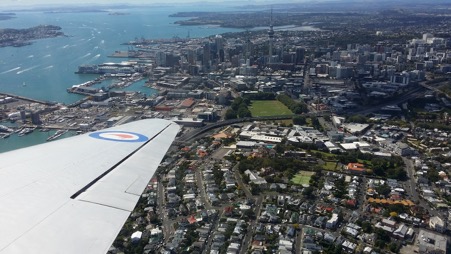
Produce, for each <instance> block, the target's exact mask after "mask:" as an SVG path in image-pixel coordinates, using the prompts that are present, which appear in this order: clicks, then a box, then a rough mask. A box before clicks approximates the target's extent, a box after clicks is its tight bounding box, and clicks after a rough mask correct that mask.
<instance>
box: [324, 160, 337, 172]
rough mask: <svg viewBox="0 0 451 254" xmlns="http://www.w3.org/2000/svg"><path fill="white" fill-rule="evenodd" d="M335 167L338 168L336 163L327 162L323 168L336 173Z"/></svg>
mask: <svg viewBox="0 0 451 254" xmlns="http://www.w3.org/2000/svg"><path fill="white" fill-rule="evenodd" d="M335 166H337V162H336V161H326V163H325V164H324V165H323V168H324V169H325V170H330V171H334V170H336V168H335Z"/></svg>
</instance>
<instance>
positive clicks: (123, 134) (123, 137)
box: [111, 133, 134, 139]
mask: <svg viewBox="0 0 451 254" xmlns="http://www.w3.org/2000/svg"><path fill="white" fill-rule="evenodd" d="M111 136H116V137H119V138H122V139H132V138H134V136H133V135H130V134H125V133H112V134H111Z"/></svg>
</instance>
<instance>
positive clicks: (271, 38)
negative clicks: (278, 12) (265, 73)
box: [268, 8, 274, 63]
mask: <svg viewBox="0 0 451 254" xmlns="http://www.w3.org/2000/svg"><path fill="white" fill-rule="evenodd" d="M268 37H269V63H271V58H272V55H273V52H272V48H273V39H274V27H273V23H272V8H271V16H270V18H269V31H268Z"/></svg>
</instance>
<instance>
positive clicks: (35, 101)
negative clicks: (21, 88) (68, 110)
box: [0, 93, 56, 105]
mask: <svg viewBox="0 0 451 254" xmlns="http://www.w3.org/2000/svg"><path fill="white" fill-rule="evenodd" d="M0 95H3V96H6V97H12V98H16V99H19V100H23V101H29V102H34V103H40V104H44V105H55V104H56V103H55V102H50V101H41V100H37V99H32V98H28V97H24V96H20V95H15V94H10V93H0Z"/></svg>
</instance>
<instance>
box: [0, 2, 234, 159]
mask: <svg viewBox="0 0 451 254" xmlns="http://www.w3.org/2000/svg"><path fill="white" fill-rule="evenodd" d="M208 8H212V7H198V6H183V7H152V8H151V7H148V8H130V9H128V10H121V12H124V13H128V15H108V13H107V12H97V13H92V12H85V13H52V14H51V13H44V12H33V11H29V12H16V18H14V19H11V20H3V21H0V29H1V28H29V27H33V26H37V25H57V26H60V27H61V28H62V31H63V32H64V33H65V34H66V35H67V37H57V38H49V39H42V40H36V41H34V42H33V44H32V45H30V46H25V47H18V48H15V47H6V48H0V92H6V93H12V94H17V95H22V96H26V97H30V98H34V99H39V100H44V101H55V102H62V103H66V104H69V103H72V102H74V101H77V100H79V99H81V98H82V97H81V96H79V95H75V94H69V93H67V92H66V89H67V88H68V87H71V86H73V85H76V84H80V83H83V82H86V81H88V80H92V79H93V77H95V76H93V75H78V74H74V72H75V71H77V69H78V66H79V65H82V64H100V63H104V62H120V61H123V60H125V59H117V58H108V55H111V54H112V53H113V52H114V51H116V50H127V48H128V47H127V46H125V45H121V43H124V42H128V41H131V40H134V39H135V38H141V37H144V38H147V39H159V38H172V37H174V36H178V37H181V38H185V37H187V36H188V35H189V36H190V37H192V38H193V37H205V36H210V35H215V34H221V33H225V32H236V31H241V30H239V29H228V28H220V27H216V26H189V27H186V26H179V25H177V24H174V22H175V21H177V20H181V19H182V18H172V17H169V15H170V14H173V13H176V12H182V11H194V10H195V11H201V10H204V11H208V10H209V9H208ZM216 10H217V8H216ZM223 10H224V9H223ZM0 11H1V10H0ZM112 11H113V12H114V11H117V10H112ZM143 83H144V82H140V83H137V84H135V85H133V86H131V87H130V88H128V89H129V90H135V91H141V92H143V93H146V94H152V93H154V92H155V91H154V90H152V89H151V88H146V87H144V86H142V85H143ZM35 132H37V131H35ZM45 135H47V134H45ZM45 135H44V134H42V135H41V134H34V133H33V134H30V135H27V136H25V137H20V138H19V137H13V136H11V137H10V140H9V141H6V139H5V140H0V152H4V151H7V150H11V149H15V148H20V147H24V146H28V145H33V144H37V143H42V142H43V141H44V140H45V138H44V136H45ZM41 136H42V137H41Z"/></svg>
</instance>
